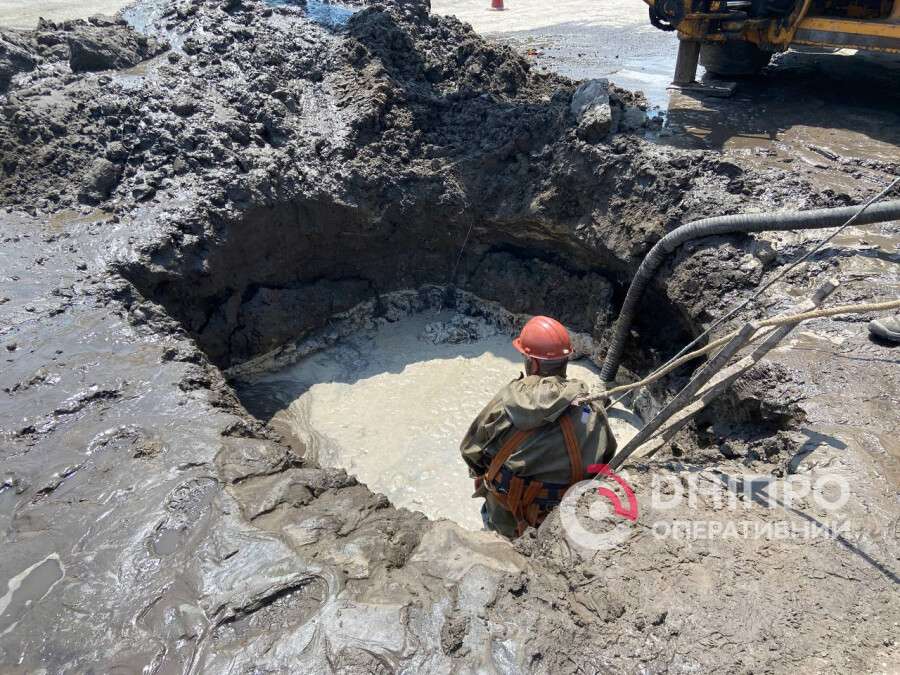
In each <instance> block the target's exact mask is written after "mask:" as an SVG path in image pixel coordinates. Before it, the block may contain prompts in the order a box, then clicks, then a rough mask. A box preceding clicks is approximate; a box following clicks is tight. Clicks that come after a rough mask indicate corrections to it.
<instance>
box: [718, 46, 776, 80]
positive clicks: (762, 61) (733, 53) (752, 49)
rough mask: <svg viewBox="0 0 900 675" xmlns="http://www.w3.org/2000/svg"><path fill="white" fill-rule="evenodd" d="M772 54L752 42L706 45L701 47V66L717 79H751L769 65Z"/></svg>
mask: <svg viewBox="0 0 900 675" xmlns="http://www.w3.org/2000/svg"><path fill="white" fill-rule="evenodd" d="M771 58H772V54H771V53H770V52H767V51H763V50H762V49H760V48H759V47H757V46H756V45H755V44H753V43H752V42H725V43H724V44H704V45H703V46H702V47H700V65H701V66H703V67H704V68H706V72H707V73H709V74H710V75H713V76H715V77H749V76H751V75H756V74H757V73H758V72H759V71H761V70H762V69H763V68H765V67H766V65H768V63H769V60H770V59H771Z"/></svg>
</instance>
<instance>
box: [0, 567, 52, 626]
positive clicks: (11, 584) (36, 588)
mask: <svg viewBox="0 0 900 675" xmlns="http://www.w3.org/2000/svg"><path fill="white" fill-rule="evenodd" d="M63 576H65V573H64V571H63V567H62V563H60V561H59V555H57V554H56V553H51V554H50V555H48V556H47V557H46V558H44V559H43V560H41V561H40V562H36V563H35V564H34V565H32V566H31V567H29V568H28V569H26V570H24V571H22V572H20V573H19V574H17V575H16V576H14V577H13V578H12V579H10V580H9V581H8V582H7V584H6V589H7V590H6V594H5V595H4V596H3V597H0V636H2V635H6V634H7V633H9V632H10V631H11V630H12V629H13V628H15V627H16V625H17V624H18V623H19V621H21V620H22V616H23V614H24V613H25V612H26V611H27V610H28V608H30V607H31V606H32V605H33V604H35V603H37V602H40V601H41V600H43V599H44V598H45V597H46V596H47V594H48V593H50V591H51V590H53V587H54V586H56V584H58V583H59V582H60V581H61V580H62V578H63Z"/></svg>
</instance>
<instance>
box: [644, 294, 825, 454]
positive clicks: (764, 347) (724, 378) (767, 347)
mask: <svg viewBox="0 0 900 675" xmlns="http://www.w3.org/2000/svg"><path fill="white" fill-rule="evenodd" d="M837 287H838V282H837V281H836V280H834V279H829V280H828V281H826V282H825V283H824V284H822V285H821V286H819V288H817V289H816V291H815V292H814V293H813V294H812V296H810V298H808V299H807V300H804V301H803V302H801V303H800V304H799V305H797V306H796V307H794V308H792V309H791V313H792V314H797V313H802V312H807V311H809V310H811V309H814V308H816V307H818V306H819V305H821V304H822V302H824V301H825V299H826V298H827V297H828V296H829V295H831V294H832V293H833V292H834V291H835V289H836V288H837ZM798 324H799V321H798V322H795V323H792V324H788V325H783V326H778V327H777V328H775V329H774V330H772V331H771V332H770V333H769V335H768V336H766V338H765V340H764V341H763V343H762V344H761V345H759V346H758V347H757V348H756V349H754V350H753V352H752V353H751V354H750V355H749V356H745V357H744V358H743V359H741V360H740V361H738V362H737V363H734V364H732V365H730V366H728V367H727V368H725V369H724V370H722V371H721V372H719V373H717V374H716V375H715V376H714V377H713V378H712V379H711V380H710V381H709V382H708V383H707V384H706V385H704V386H703V387H702V388H701V389H700V390H699V391H698V392H697V394H696V396H695V397H694V400H693V401H691V403H689V404H688V405H687V406H685V407H684V408H683V409H682V410H680V411H679V412H677V413H676V414H675V415H673V416H672V418H671V419H670V420H669V421H668V422H667V423H666V424H665V425H663V426H662V427H661V428H660V429H659V430H658V431H657V432H656V433H655V434H654V436H655V438H653V439H652V440H649V442H645V443H644V445H643V446H642V447H641V448H638V450H637V451H636V452H635V454H636V455H637V456H639V457H651V456H653V455H654V454H655V453H656V452H657V451H659V449H660V448H662V447H663V446H665V445H666V444H668V443H669V442H671V440H672V438H674V436H675V434H677V433H678V432H679V431H680V430H681V429H682V428H683V427H684V426H685V425H686V424H687V423H688V422H689V421H690V419H691V418H692V417H693V416H694V415H696V414H697V413H699V412H700V411H701V410H703V409H704V408H705V407H706V406H708V405H709V404H710V403H712V401H713V400H715V399H716V398H718V397H719V396H720V395H721V394H722V393H723V392H724V391H725V390H727V389H728V388H729V387H730V386H731V385H732V384H734V382H735V381H736V380H737V379H738V378H739V377H740V376H741V375H743V374H744V373H745V372H747V371H748V370H749V369H750V368H752V367H753V366H755V365H756V364H757V363H758V362H759V361H760V360H761V359H762V358H763V357H764V356H765V355H766V354H768V353H769V352H770V351H772V349H774V348H775V347H776V346H778V344H779V343H780V342H781V341H782V340H784V338H786V337H787V336H788V335H789V334H790V333H791V331H793V330H794V328H796V327H797V325H798Z"/></svg>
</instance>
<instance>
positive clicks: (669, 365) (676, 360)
mask: <svg viewBox="0 0 900 675" xmlns="http://www.w3.org/2000/svg"><path fill="white" fill-rule="evenodd" d="M898 184H900V178H896V179H894V180H893V181H892V182H891V184H890V185H888V186H887V187H886V188H884V190H882V191H881V192H879V193H878V194H877V195H875V196H873V197H871V198H870V199H869V200H868V201H867V202H866V203H864V204H863V205H862V206H861V207H860V209H859V211H857V212H856V213H854V214H853V215H852V216H851V217H850V218H849V219H848V220H847V222H846V223H844V224H843V225H841V226H840V227H839V228H838V229H836V230H835V231H834V232H832V233H831V234H830V235H829V236H827V237H825V238H824V239H822V240H821V241H820V242H819V243H818V244H816V245H815V246H814V247H813V248H812V249H810V250H809V251H807V252H806V253H804V254H803V255H801V256H799V257H798V258H797V259H796V260H794V261H793V262H792V263H791V264H790V265H788V266H787V267H785V268H783V269H782V270H781V271H779V273H778V274H776V275H775V276H774V277H772V279H770V280H769V281H767V282H766V283H765V284H763V285H762V286H760V287H759V288H757V289H756V290H755V291H754V292H753V293H752V294H750V296H749V297H747V298H746V299H745V300H743V301H742V302H739V303H738V304H737V305H735V306H734V307H733V308H731V309H730V310H729V311H728V312H726V313H725V314H724V315H722V316H721V317H719V318H718V319H716V320H715V321H713V322H712V323H711V324H710V325H709V326H708V327H707V328H706V330H704V331H703V332H702V333H700V335H698V336H697V337H695V338H694V339H693V340H691V341H690V342H688V343H687V344H686V345H685V346H684V347H682V348H681V350H680V351H679V352H678V353H677V354H675V356H673V357H672V358H671V359H669V360H668V361H667V362H666V363H664V364H663V365H661V366H660V367H659V368H658V369H657V370H656V371H654V372H653V373H651V374H650V375H649V376H648V377H647V378H645V380H648V381H649V382H655V381H656V380H658V379H659V378H660V377H662V376H663V375H665V374H666V373H670V372H671V371H672V370H674V369H675V368H677V367H678V366H680V365H682V364H684V363H685V362H686V361H690V360H692V359H694V358H696V356H691V358H685V356H683V355H684V354H685V352H687V350H688V349H690V348H691V347H693V346H694V345H696V344H697V343H699V342H700V341H701V340H703V338H705V337H706V336H707V335H709V334H710V333H712V331H713V330H715V329H716V328H717V327H718V326H721V325H722V324H723V323H725V322H726V321H728V319H730V318H731V317H733V316H734V315H735V314H737V313H738V312H739V311H741V310H742V309H744V308H745V307H746V306H747V305H749V304H750V303H751V302H753V301H754V300H756V298H758V297H759V296H760V295H762V294H763V293H764V292H765V291H766V290H768V289H769V288H770V287H771V286H772V285H773V284H775V283H776V282H777V281H780V280H781V279H783V278H784V277H785V276H786V275H787V274H788V273H790V272H791V271H792V270H793V269H795V268H796V267H797V266H799V265H801V264H802V263H804V262H806V260H808V259H809V258H810V257H812V256H813V255H815V254H816V253H818V252H819V251H820V250H821V249H822V247H823V246H825V244H827V243H828V242H830V241H831V240H832V239H834V238H835V237H836V236H838V235H839V234H840V233H841V232H843V231H844V230H846V229H847V228H848V227H850V226H851V225H852V224H853V223H855V222H856V221H857V219H858V218H859V217H860V216H861V215H862V214H863V213H864V212H865V211H866V209H868V208H869V207H870V206H871V205H872V204H875V203H877V202H879V201H881V200H882V199H884V198H885V197H886V196H887V195H888V194H890V192H891V190H893V189H894V188H895V187H896V186H897V185H898ZM711 344H714V343H711ZM720 344H721V343H720ZM707 351H709V350H708V349H707V350H706V351H704V350H697V352H692V353H691V354H696V355H697V356H702V355H703V354H705V353H706V352H707ZM686 356H690V354H688V355H686ZM673 364H675V365H673ZM660 372H661V373H662V375H660V376H659V377H656V374H657V373H660ZM651 378H652V379H651ZM645 380H641V382H644V381H645ZM635 386H636V383H635V385H623V386H622V387H613V388H612V389H610V390H608V391H606V392H604V393H603V394H601V395H597V396H593V397H591V399H590V400H598V399H601V398H608V397H609V396H610V395H611V394H612V393H614V392H618V391H631V390H632V389H634V388H635ZM623 387H625V388H623ZM623 398H624V395H623V396H621V397H619V398H618V399H616V400H615V401H611V402H610V403H609V405H607V406H606V409H607V410H609V409H610V408H612V407H613V406H614V405H615V404H616V403H618V402H619V401H621V400H622V399H623Z"/></svg>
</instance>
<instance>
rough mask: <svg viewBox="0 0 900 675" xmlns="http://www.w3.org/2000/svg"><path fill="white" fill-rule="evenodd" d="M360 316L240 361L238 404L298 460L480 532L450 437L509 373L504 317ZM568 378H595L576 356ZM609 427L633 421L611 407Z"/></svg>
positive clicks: (456, 438) (512, 367)
mask: <svg viewBox="0 0 900 675" xmlns="http://www.w3.org/2000/svg"><path fill="white" fill-rule="evenodd" d="M366 324H367V325H366V326H365V327H364V328H362V329H360V330H358V331H356V332H353V333H351V334H349V335H346V336H345V337H342V338H340V339H338V340H336V341H334V342H333V343H332V344H330V345H328V346H325V347H324V348H322V349H318V350H316V351H312V352H311V353H308V354H307V355H305V356H303V357H302V358H300V359H299V360H297V361H296V362H295V363H293V364H291V365H287V366H282V367H279V366H278V365H275V364H276V363H277V361H278V359H275V360H274V361H272V360H269V361H267V360H265V359H264V360H263V362H262V363H257V364H256V365H255V366H251V367H250V368H244V369H243V373H242V375H241V376H240V377H241V381H240V383H239V385H238V387H237V390H238V393H239V396H240V398H241V400H242V401H243V403H244V405H245V406H246V407H247V409H248V410H249V411H250V412H251V413H253V414H255V415H256V416H257V417H259V418H260V419H263V420H265V421H267V422H269V423H270V424H271V426H272V427H273V428H274V429H275V430H276V431H277V432H278V433H280V434H281V435H282V436H284V437H285V438H290V439H293V440H294V442H295V443H297V444H299V445H301V446H302V447H304V448H305V454H306V459H307V460H311V461H314V462H316V463H317V464H319V465H320V466H331V467H340V468H343V469H345V470H346V471H347V472H348V473H349V474H351V475H355V476H356V477H357V478H358V480H359V481H360V482H363V483H365V484H366V485H368V487H369V488H370V489H372V490H373V491H375V492H380V493H383V494H384V495H386V496H387V497H388V498H389V499H390V500H391V502H392V503H393V504H394V505H396V506H399V507H405V508H407V509H410V510H413V511H419V512H422V513H424V514H425V515H427V516H428V517H430V518H432V519H444V518H445V519H449V520H452V521H454V522H456V523H458V524H459V525H461V526H463V527H464V528H466V529H469V530H480V529H481V528H482V520H481V516H480V513H479V509H480V507H481V500H480V499H471V498H470V496H471V494H472V489H473V485H472V478H471V477H470V476H469V474H468V469H467V467H466V465H465V464H464V463H463V461H462V459H461V457H460V455H459V443H460V440H461V439H462V438H463V436H464V435H465V433H466V430H467V429H468V427H469V425H470V424H471V422H472V420H473V419H474V418H475V416H476V415H477V414H478V412H479V411H480V410H481V408H482V407H483V406H484V405H485V404H486V403H487V402H488V401H490V399H491V398H492V397H493V396H494V394H496V392H497V391H498V390H499V389H500V388H501V387H503V386H504V385H505V384H507V383H508V382H509V381H511V380H513V379H515V378H516V377H518V376H519V373H520V372H521V367H522V359H521V357H520V355H519V354H518V353H517V352H516V351H515V350H514V349H513V348H512V346H511V344H510V339H511V337H512V334H513V333H512V330H511V325H510V322H508V321H498V320H496V317H495V318H494V321H492V320H491V317H489V316H488V317H486V316H484V315H482V316H472V315H467V314H465V313H463V312H460V311H456V310H452V309H440V308H436V309H428V310H425V311H421V312H417V313H415V314H411V315H407V316H403V317H400V318H396V317H393V320H389V319H385V318H372V319H370V320H369V321H367V322H366ZM320 341H321V336H319V337H316V338H313V339H312V341H311V342H310V341H309V340H307V341H304V342H303V343H300V344H298V345H297V347H296V349H297V350H298V351H299V352H305V351H306V350H308V349H309V348H310V345H316V344H320ZM295 353H296V352H295ZM254 368H255V369H256V372H250V371H252V370H253V369H254ZM569 377H571V378H577V379H580V380H583V381H585V382H587V383H588V385H590V386H595V385H599V383H600V378H599V374H598V370H597V368H596V367H595V366H594V365H593V364H592V363H591V362H590V361H589V360H588V359H586V358H582V359H580V360H577V361H575V362H573V363H572V364H570V367H569ZM610 423H611V425H612V427H613V433H614V434H615V436H616V438H617V439H618V441H619V443H624V442H626V441H627V440H628V439H629V438H631V436H633V435H634V433H635V432H636V431H637V429H638V428H639V426H640V424H641V420H640V418H639V417H638V416H637V415H636V414H634V413H633V412H631V411H630V410H628V409H626V408H624V407H621V406H619V407H617V408H615V409H614V410H611V411H610Z"/></svg>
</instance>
